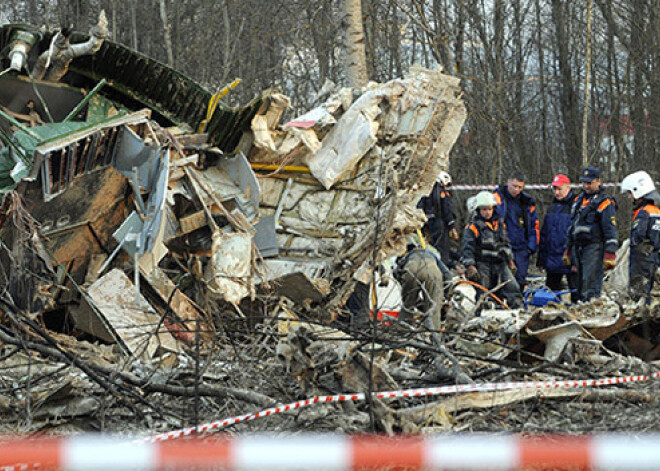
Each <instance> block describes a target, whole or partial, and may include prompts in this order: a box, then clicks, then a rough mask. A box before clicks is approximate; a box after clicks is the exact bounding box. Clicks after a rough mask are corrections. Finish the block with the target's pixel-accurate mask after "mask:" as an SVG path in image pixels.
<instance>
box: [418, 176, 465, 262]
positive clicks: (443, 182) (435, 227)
mask: <svg viewBox="0 0 660 471" xmlns="http://www.w3.org/2000/svg"><path fill="white" fill-rule="evenodd" d="M450 186H451V175H449V174H448V173H447V172H444V171H443V172H440V175H438V179H437V181H436V182H435V184H434V185H433V189H432V190H431V193H429V195H428V196H425V197H423V198H422V199H420V200H419V204H418V207H419V208H421V209H423V210H424V214H425V215H426V219H427V220H428V221H427V223H426V225H425V227H426V228H427V229H428V233H429V235H430V238H429V241H430V242H431V245H432V246H433V247H435V249H436V250H437V251H438V252H439V253H440V257H441V258H442V261H443V262H444V263H445V265H447V266H448V267H450V268H453V267H454V266H455V265H456V263H455V260H454V257H453V256H452V252H451V248H450V246H449V238H450V237H451V238H452V239H455V240H458V231H457V230H456V227H455V225H456V221H455V218H454V208H453V205H452V196H451V193H450V192H449V187H450Z"/></svg>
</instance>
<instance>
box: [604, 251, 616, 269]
mask: <svg viewBox="0 0 660 471" xmlns="http://www.w3.org/2000/svg"><path fill="white" fill-rule="evenodd" d="M615 261H616V254H615V253H614V252H605V256H604V257H603V269H604V270H612V269H613V268H614V265H615V264H616V263H615Z"/></svg>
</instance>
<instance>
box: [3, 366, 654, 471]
mask: <svg viewBox="0 0 660 471" xmlns="http://www.w3.org/2000/svg"><path fill="white" fill-rule="evenodd" d="M651 378H655V379H658V378H660V372H655V373H651V374H649V375H635V376H613V377H608V378H601V379H581V380H560V381H512V382H502V383H482V384H459V385H453V386H438V387H431V388H414V389H403V390H397V391H383V392H378V393H374V396H375V397H377V398H380V399H393V398H403V397H424V396H434V395H450V394H457V393H467V392H492V391H507V390H514V389H515V390H517V389H539V390H542V389H555V388H584V387H598V386H609V385H615V384H625V383H634V382H642V381H648V380H649V379H651ZM365 397H366V396H365V394H364V393H356V394H340V395H334V396H315V397H312V398H309V399H305V400H301V401H296V402H292V403H290V404H285V405H282V406H278V407H271V408H268V409H264V410H262V411H259V412H256V413H252V414H244V415H240V416H236V417H231V418H228V419H223V420H218V421H215V422H209V423H206V424H202V425H199V426H198V427H188V428H184V429H180V430H173V431H170V432H166V433H162V434H158V435H154V436H151V437H147V438H142V439H137V440H133V441H130V442H126V441H124V442H121V446H122V447H124V448H122V450H123V451H121V452H117V453H115V455H116V454H119V455H121V457H122V458H128V457H131V459H134V457H135V456H138V457H141V458H140V459H138V458H135V459H137V460H138V465H134V466H131V465H129V464H128V463H124V462H123V461H122V460H119V461H113V462H112V465H111V467H103V466H102V465H99V464H93V463H90V462H88V461H85V460H95V459H97V458H98V456H101V454H102V453H106V452H107V453H109V456H111V457H114V455H113V453H114V452H112V451H111V449H112V448H113V447H114V446H116V445H115V444H114V443H113V442H107V441H102V442H98V443H97V442H96V441H93V443H90V444H80V443H78V442H77V441H75V440H74V441H72V442H71V443H69V442H52V443H51V442H45V443H44V444H43V445H40V446H39V447H35V446H34V442H32V441H30V442H25V443H30V444H29V445H26V444H23V442H22V441H19V442H16V444H15V446H8V445H6V443H2V442H0V470H1V471H26V470H30V469H44V468H45V469H49V468H52V467H65V468H66V469H155V468H160V467H163V466H165V465H167V466H168V467H173V468H176V467H177V466H178V465H179V464H180V463H179V462H177V461H176V460H175V461H174V462H167V463H164V462H163V461H162V460H161V459H160V458H159V459H157V460H156V461H155V463H157V464H156V465H155V464H153V463H152V464H145V462H144V461H143V459H144V457H145V456H146V455H148V456H149V460H152V459H156V458H154V457H153V454H154V451H153V450H154V449H151V448H148V446H150V445H154V446H155V445H157V444H158V445H163V443H162V442H167V441H171V440H174V439H177V438H181V437H186V436H190V435H194V434H198V433H203V432H209V431H214V430H220V429H222V428H225V427H227V426H230V425H236V424H239V423H242V422H248V421H252V420H256V419H259V418H263V417H269V416H271V415H276V414H281V413H284V412H287V411H292V410H296V409H301V408H303V407H308V406H311V405H314V404H327V403H336V402H345V401H363V400H364V399H365ZM490 440H492V439H489V440H488V441H489V442H490ZM655 440H660V438H656V439H655ZM62 443H64V445H62ZM81 443H82V442H81ZM572 443H573V440H571V444H572ZM658 445H660V442H655V443H654V445H653V446H655V447H657V449H658V453H660V447H658ZM62 446H64V447H65V448H64V449H65V451H62V449H61V447H62ZM218 446H220V445H218ZM223 446H227V445H226V444H225V445H223ZM263 446H264V447H265V449H270V448H269V447H271V446H272V444H271V445H265V444H264V445H263ZM296 446H298V445H296ZM324 446H325V445H324ZM433 446H435V445H433ZM470 446H472V445H470ZM470 446H466V447H465V449H466V450H469V449H470ZM544 446H545V445H544ZM548 446H550V445H548ZM126 447H128V448H131V449H132V450H140V451H134V452H131V453H128V452H126V449H125V448H126ZM136 447H137V448H136ZM140 447H142V448H140ZM145 447H146V448H145ZM184 448H185V446H184ZM239 448H240V446H239ZM441 448H442V447H441ZM37 449H38V450H39V451H40V453H41V452H43V453H50V454H49V455H48V456H45V455H42V454H40V453H36V451H35V450H37ZM83 449H88V450H87V451H85V452H83V451H80V450H83ZM480 449H481V448H480ZM21 450H23V451H21ZM70 450H74V451H75V452H76V453H78V452H80V453H81V456H84V457H86V458H85V460H82V461H80V463H83V464H81V465H80V466H82V467H81V468H76V467H75V466H74V467H71V466H72V465H71V463H70V462H69V461H66V460H67V459H69V458H66V459H65V458H61V457H62V456H65V457H69V456H70V454H71V453H72V452H71V451H70ZM148 450H151V451H148ZM159 450H160V449H159ZM163 450H170V449H169V448H164V449H163ZM172 450H179V448H172ZM219 450H220V449H217V450H215V451H210V452H208V453H207V454H205V455H204V456H206V457H210V456H212V457H214V459H220V458H219V457H220V456H221V455H222V453H221V452H220V451H219ZM189 451H190V452H191V453H192V455H187V456H197V455H195V453H194V452H193V451H192V450H189ZM225 451H226V450H225ZM537 452H538V451H537ZM537 452H534V453H537ZM21 453H23V454H21ZM168 453H170V451H168V452H166V453H165V456H170V455H168ZM171 453H172V454H173V455H172V456H179V455H178V454H177V453H178V452H177V453H175V452H171ZM255 453H256V454H260V453H261V454H263V453H265V451H264V450H262V451H260V452H256V451H255ZM289 453H290V455H289V454H287V453H285V454H284V456H294V455H295V453H293V452H289ZM434 453H435V452H434ZM525 453H531V452H525ZM525 453H523V454H525ZM567 453H568V455H567V456H569V455H570V456H573V455H571V453H570V452H567ZM467 454H468V455H469V454H470V453H467ZM183 456H186V455H185V454H184V455H183ZM222 456H224V455H222ZM296 456H298V455H296ZM550 456H552V455H550ZM53 457H57V460H59V461H57V460H56V461H54V460H55V458H53ZM179 458H181V457H180V456H179ZM445 458H446V457H445ZM62 459H64V461H61V460H62ZM201 459H202V458H201V457H200V460H201ZM461 459H466V458H465V457H463V458H461ZM191 460H192V461H189V462H188V465H187V466H188V467H194V466H195V465H194V459H192V458H191ZM16 463H21V464H16ZM23 463H30V464H23ZM76 463H78V461H76ZM149 463H151V461H150V462H149ZM191 463H193V464H191ZM296 463H299V462H298V461H296ZM484 463H489V461H488V460H486V461H485V462H484ZM507 463H509V464H506V465H503V466H502V468H501V469H510V468H512V467H516V466H517V465H516V466H514V465H511V464H510V463H511V462H510V461H507ZM553 463H554V462H553ZM219 464H223V465H224V466H229V465H228V464H227V463H224V462H222V463H220V462H218V461H215V462H214V464H213V466H218V465H219ZM244 464H245V463H243V462H240V463H238V464H236V463H233V462H232V463H231V466H239V467H241V469H252V468H250V467H249V466H248V467H247V468H244ZM259 464H260V466H261V468H259V467H258V466H257V467H256V468H255V469H269V468H268V466H266V465H264V463H262V462H260V463H259ZM280 464H281V465H282V466H284V464H283V463H280ZM198 465H199V466H202V467H204V466H206V465H208V466H211V464H210V462H199V463H198ZM381 465H382V464H381ZM490 465H493V463H492V462H491V463H490ZM553 465H557V466H559V464H557V463H554V464H553ZM654 465H657V462H655V463H654ZM96 466H101V467H96ZM108 466H110V465H108ZM112 466H114V468H113V467H112ZM123 466H127V467H123ZM231 466H229V467H230V468H231ZM308 466H309V467H310V468H314V469H316V468H315V467H314V466H315V465H314V464H309V465H305V466H303V468H304V467H308ZM425 466H427V465H425ZM452 466H453V467H452ZM520 466H522V465H520ZM565 466H566V468H571V466H569V465H568V464H565ZM573 466H574V464H573ZM154 467H155V468H154ZM374 467H378V466H376V465H374ZM438 467H442V469H455V468H466V467H468V468H470V467H472V468H473V469H482V468H479V467H478V466H477V463H475V462H473V461H470V460H469V459H467V461H460V460H459V461H453V460H452V459H449V461H443V462H442V463H440V465H438ZM486 467H487V465H486ZM279 469H282V468H281V467H280V468H279ZM319 469H321V468H319ZM323 469H325V468H323ZM328 469H356V468H351V467H348V468H328ZM488 469H500V468H488ZM556 469H564V468H560V467H557V468H556ZM624 469H634V468H632V467H625V468H624ZM639 469H655V468H652V467H649V468H644V467H641V468H639Z"/></svg>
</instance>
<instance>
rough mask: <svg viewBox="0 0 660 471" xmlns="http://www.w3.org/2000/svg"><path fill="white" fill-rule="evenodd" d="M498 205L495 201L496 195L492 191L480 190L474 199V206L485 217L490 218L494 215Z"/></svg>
mask: <svg viewBox="0 0 660 471" xmlns="http://www.w3.org/2000/svg"><path fill="white" fill-rule="evenodd" d="M496 205H497V202H496V201H495V197H494V196H493V194H492V193H491V192H490V191H482V192H479V193H477V196H476V197H475V199H474V206H475V207H476V208H477V211H478V212H479V214H480V215H481V217H482V218H484V219H490V218H492V217H493V212H494V211H495V206H496Z"/></svg>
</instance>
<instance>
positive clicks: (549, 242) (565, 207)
mask: <svg viewBox="0 0 660 471" xmlns="http://www.w3.org/2000/svg"><path fill="white" fill-rule="evenodd" d="M551 186H552V191H553V193H554V195H555V198H554V200H553V201H552V203H551V204H550V207H548V211H547V212H546V214H545V217H544V218H543V225H542V226H541V239H540V242H539V255H538V260H537V262H536V264H537V266H538V267H539V268H540V269H541V270H545V273H546V278H545V284H546V285H547V287H548V288H550V289H551V290H553V291H559V290H561V289H562V286H561V281H562V278H563V277H564V276H566V283H567V284H568V288H569V289H570V290H571V301H572V302H577V300H578V293H577V288H578V283H577V273H575V272H574V271H572V270H571V267H570V266H566V265H565V264H564V262H563V260H562V257H563V254H564V250H566V239H567V237H568V229H569V227H570V226H571V207H572V206H573V200H575V194H574V193H573V191H572V190H571V180H570V179H569V178H568V177H567V176H566V175H563V174H559V175H555V177H554V178H553V179H552V183H551Z"/></svg>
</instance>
